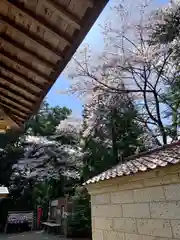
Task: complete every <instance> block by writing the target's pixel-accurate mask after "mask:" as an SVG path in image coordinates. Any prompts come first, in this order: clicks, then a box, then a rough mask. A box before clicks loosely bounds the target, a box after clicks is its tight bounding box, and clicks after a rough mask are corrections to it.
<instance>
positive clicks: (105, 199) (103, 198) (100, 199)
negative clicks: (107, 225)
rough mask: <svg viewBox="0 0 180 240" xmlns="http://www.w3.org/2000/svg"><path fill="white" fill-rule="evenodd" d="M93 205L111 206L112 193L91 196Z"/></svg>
mask: <svg viewBox="0 0 180 240" xmlns="http://www.w3.org/2000/svg"><path fill="white" fill-rule="evenodd" d="M91 203H92V205H100V204H109V203H110V193H103V194H97V195H91Z"/></svg>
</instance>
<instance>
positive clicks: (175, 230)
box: [88, 165, 180, 240]
mask: <svg viewBox="0 0 180 240" xmlns="http://www.w3.org/2000/svg"><path fill="white" fill-rule="evenodd" d="M88 190H89V193H90V194H91V205H92V232H93V240H117V239H118V240H157V239H159V240H171V239H174V240H175V239H176V240H177V239H180V165H175V166H169V167H165V168H161V169H160V170H153V171H150V172H145V173H141V174H136V175H135V176H127V177H119V178H116V179H113V180H105V181H102V182H99V183H96V184H90V185H89V186H88Z"/></svg>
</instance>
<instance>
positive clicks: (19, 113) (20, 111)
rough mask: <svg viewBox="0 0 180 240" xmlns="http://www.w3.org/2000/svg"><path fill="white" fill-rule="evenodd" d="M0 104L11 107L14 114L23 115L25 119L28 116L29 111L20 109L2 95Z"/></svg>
mask: <svg viewBox="0 0 180 240" xmlns="http://www.w3.org/2000/svg"><path fill="white" fill-rule="evenodd" d="M0 105H2V106H4V107H6V108H7V109H10V110H11V112H12V113H13V114H16V115H18V116H21V117H22V118H23V119H25V118H26V116H27V113H26V112H24V111H23V110H22V109H20V108H19V107H17V106H16V105H14V104H11V103H10V102H6V101H4V100H3V99H1V97H0ZM17 110H18V111H17Z"/></svg>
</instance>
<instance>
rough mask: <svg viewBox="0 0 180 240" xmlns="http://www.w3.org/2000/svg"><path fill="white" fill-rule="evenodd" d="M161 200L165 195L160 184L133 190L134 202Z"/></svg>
mask: <svg viewBox="0 0 180 240" xmlns="http://www.w3.org/2000/svg"><path fill="white" fill-rule="evenodd" d="M163 200H165V195H164V189H163V187H162V186H158V187H148V188H143V189H135V190H134V201H135V202H152V201H163Z"/></svg>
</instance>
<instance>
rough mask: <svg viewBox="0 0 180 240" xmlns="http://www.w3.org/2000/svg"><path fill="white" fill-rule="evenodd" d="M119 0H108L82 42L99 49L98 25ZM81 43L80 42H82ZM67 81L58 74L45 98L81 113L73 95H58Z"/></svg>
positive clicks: (157, 0)
mask: <svg viewBox="0 0 180 240" xmlns="http://www.w3.org/2000/svg"><path fill="white" fill-rule="evenodd" d="M116 2H119V0H110V1H109V3H108V4H107V6H106V7H105V9H104V10H103V12H102V13H101V15H100V16H99V18H98V20H97V21H96V22H95V24H94V26H93V27H92V28H91V30H90V31H89V33H88V35H87V36H86V38H85V39H84V41H83V43H88V44H89V45H90V47H91V48H92V49H94V50H99V48H100V46H103V44H102V41H103V37H102V34H101V30H100V27H99V25H103V23H104V21H105V20H106V19H107V16H108V15H109V13H110V9H111V7H112V5H113V4H114V3H116ZM153 2H154V5H155V6H157V7H158V6H161V5H163V4H165V3H167V0H154V1H153ZM83 43H82V44H83ZM67 87H68V81H67V80H66V79H65V78H64V76H63V74H61V76H59V78H58V79H57V81H56V83H55V84H54V86H53V87H52V88H51V90H50V92H49V93H48V95H47V97H46V99H47V101H48V103H49V104H50V105H51V106H56V105H59V106H62V107H63V106H66V107H68V108H70V109H72V110H73V113H74V114H75V115H81V112H82V105H81V102H80V100H79V99H77V97H75V96H73V95H60V94H58V93H57V92H58V90H63V89H67Z"/></svg>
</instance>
